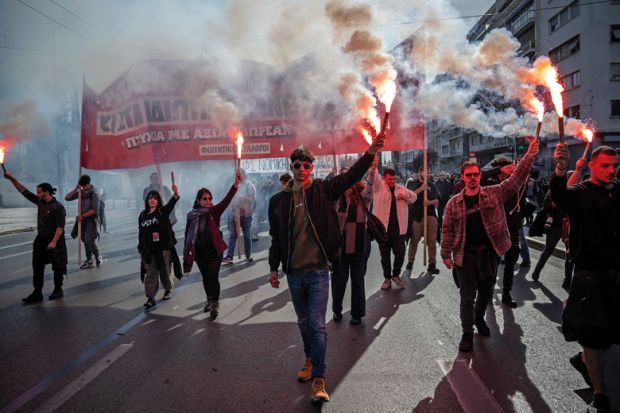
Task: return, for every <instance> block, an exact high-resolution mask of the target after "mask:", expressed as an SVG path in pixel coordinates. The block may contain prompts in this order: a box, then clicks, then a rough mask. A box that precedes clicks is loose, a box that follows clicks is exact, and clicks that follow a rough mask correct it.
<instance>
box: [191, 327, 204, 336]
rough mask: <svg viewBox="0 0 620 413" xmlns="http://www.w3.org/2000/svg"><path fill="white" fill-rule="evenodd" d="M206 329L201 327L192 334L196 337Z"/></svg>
mask: <svg viewBox="0 0 620 413" xmlns="http://www.w3.org/2000/svg"><path fill="white" fill-rule="evenodd" d="M205 330H206V328H199V329H198V330H196V331H194V334H192V335H191V337H194V336H196V335H198V334H200V333H202V332H203V331H205Z"/></svg>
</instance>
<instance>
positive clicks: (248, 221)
mask: <svg viewBox="0 0 620 413" xmlns="http://www.w3.org/2000/svg"><path fill="white" fill-rule="evenodd" d="M241 231H243V250H244V252H245V257H246V258H250V257H251V256H252V217H251V216H250V217H244V216H241ZM228 232H229V233H230V236H229V237H228V252H227V253H226V256H227V257H232V256H234V255H235V247H236V246H237V224H236V222H235V214H234V212H233V213H230V214H228Z"/></svg>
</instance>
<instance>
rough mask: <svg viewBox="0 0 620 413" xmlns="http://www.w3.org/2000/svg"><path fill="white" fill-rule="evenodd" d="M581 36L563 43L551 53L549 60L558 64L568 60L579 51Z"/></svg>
mask: <svg viewBox="0 0 620 413" xmlns="http://www.w3.org/2000/svg"><path fill="white" fill-rule="evenodd" d="M579 48H580V47H579V35H577V36H575V37H573V38H572V39H570V40H568V41H566V42H564V43H562V44H561V45H559V46H558V47H556V48H555V49H551V50H550V51H549V58H550V59H551V61H552V62H554V63H557V62H559V61H560V60H563V59H566V58H567V57H569V56H572V55H574V54H575V53H577V52H578V51H579Z"/></svg>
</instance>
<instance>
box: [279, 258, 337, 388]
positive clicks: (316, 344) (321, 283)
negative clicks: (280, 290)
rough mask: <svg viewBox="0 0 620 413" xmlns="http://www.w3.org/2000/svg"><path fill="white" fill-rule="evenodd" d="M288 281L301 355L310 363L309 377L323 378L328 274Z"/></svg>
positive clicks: (300, 275)
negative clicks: (299, 336) (309, 359)
mask: <svg viewBox="0 0 620 413" xmlns="http://www.w3.org/2000/svg"><path fill="white" fill-rule="evenodd" d="M287 278H288V287H289V290H290V291H291V299H292V301H293V307H295V314H297V324H298V325H299V331H300V332H301V338H302V340H303V342H304V353H305V355H306V357H310V358H311V359H312V377H313V378H314V377H325V353H326V348H327V330H326V329H325V313H326V311H327V301H328V300H329V270H320V271H312V272H304V273H297V274H288V277H287Z"/></svg>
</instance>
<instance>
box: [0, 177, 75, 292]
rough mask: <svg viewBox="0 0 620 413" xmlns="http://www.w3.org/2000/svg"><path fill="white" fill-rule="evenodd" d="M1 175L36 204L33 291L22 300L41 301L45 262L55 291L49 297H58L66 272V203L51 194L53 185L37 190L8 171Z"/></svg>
mask: <svg viewBox="0 0 620 413" xmlns="http://www.w3.org/2000/svg"><path fill="white" fill-rule="evenodd" d="M4 177H5V178H6V179H8V180H9V181H11V182H12V183H13V186H15V189H17V190H18V191H19V192H20V193H21V194H22V195H23V196H24V198H26V199H27V200H28V201H30V202H32V203H33V204H35V205H36V206H37V236H36V238H35V239H34V243H33V244H32V284H33V286H34V291H33V292H32V294H30V295H29V296H28V297H25V298H22V302H23V303H24V304H32V303H38V302H41V301H43V280H44V273H45V265H46V264H52V270H53V271H54V291H53V292H52V294H50V296H49V299H50V300H55V299H57V298H61V297H62V296H63V295H64V293H63V291H62V283H63V278H64V275H65V274H66V273H67V246H66V244H65V218H66V215H67V214H66V212H65V207H63V206H62V204H61V203H60V202H58V201H57V200H56V198H54V194H55V193H56V188H53V187H52V186H51V185H50V184H48V183H47V182H45V183H42V184H39V185H37V190H36V192H37V194H36V195H35V194H33V193H32V192H30V191H29V190H27V189H26V187H24V185H22V184H21V183H20V182H19V181H18V180H17V179H15V178H14V177H13V176H12V175H11V174H10V173H8V172H5V173H4Z"/></svg>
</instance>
